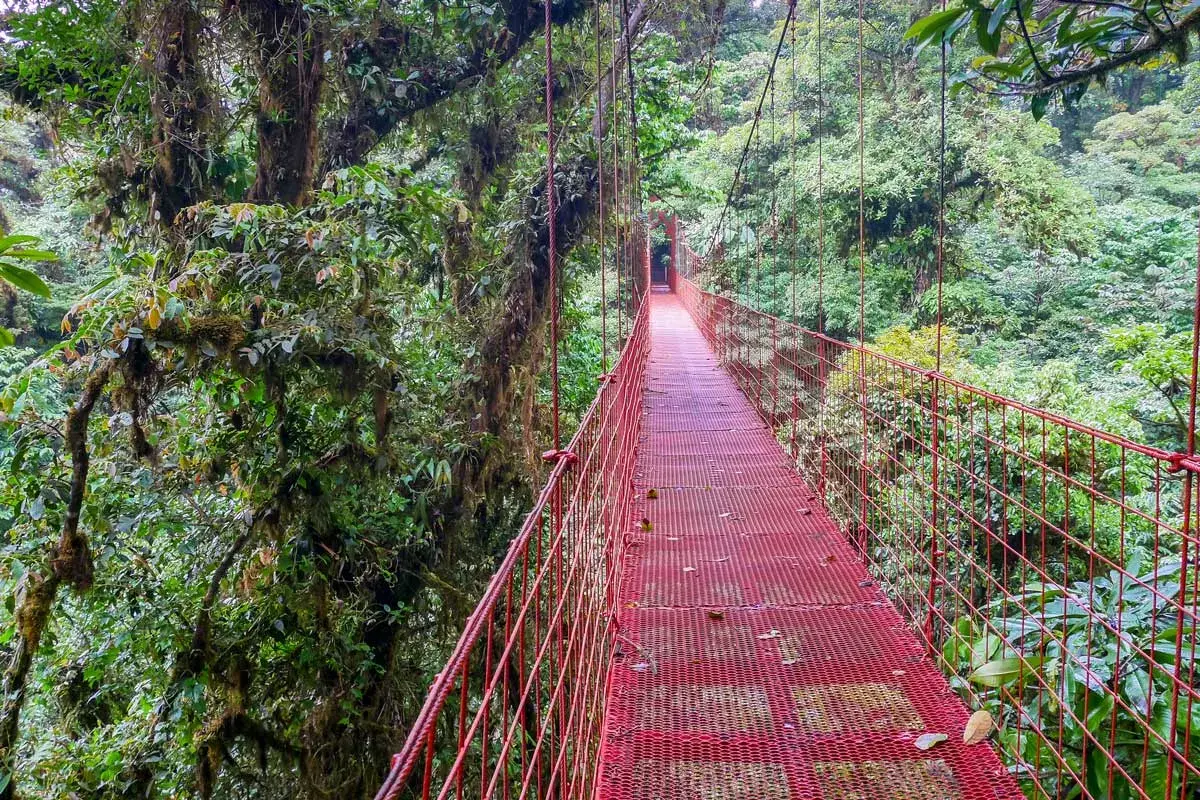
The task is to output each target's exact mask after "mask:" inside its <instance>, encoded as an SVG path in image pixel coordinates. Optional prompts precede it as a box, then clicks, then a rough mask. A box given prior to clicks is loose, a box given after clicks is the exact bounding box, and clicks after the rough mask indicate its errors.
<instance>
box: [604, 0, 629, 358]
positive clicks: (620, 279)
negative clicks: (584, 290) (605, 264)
mask: <svg viewBox="0 0 1200 800" xmlns="http://www.w3.org/2000/svg"><path fill="white" fill-rule="evenodd" d="M608 8H609V24H610V25H611V27H612V35H613V37H614V39H613V45H612V58H611V60H610V62H609V68H608V74H609V78H610V79H611V80H610V83H611V85H612V95H611V101H610V102H611V103H612V140H613V143H612V155H613V157H612V171H613V195H612V196H613V201H612V202H613V206H614V208H615V209H616V218H615V219H614V220H613V232H614V234H615V236H614V238H615V239H616V241H615V242H614V244H613V256H614V259H615V267H616V272H617V341H618V342H623V341H624V338H625V295H624V291H623V289H624V283H625V280H624V273H625V270H624V268H623V265H624V257H623V256H624V252H623V249H624V238H625V231H624V214H623V208H622V199H621V185H620V181H621V145H620V142H621V123H620V116H619V113H618V110H619V107H620V104H621V97H620V95H619V94H618V89H619V88H620V87H619V85H618V83H617V44H616V39H615V37H616V35H617V6H616V3H615V2H612V3H609V6H608Z"/></svg>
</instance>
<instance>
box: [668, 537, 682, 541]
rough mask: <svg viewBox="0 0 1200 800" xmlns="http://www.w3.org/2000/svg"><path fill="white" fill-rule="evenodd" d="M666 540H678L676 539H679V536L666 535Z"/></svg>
mask: <svg viewBox="0 0 1200 800" xmlns="http://www.w3.org/2000/svg"><path fill="white" fill-rule="evenodd" d="M667 541H668V542H678V541H679V537H678V536H668V537H667Z"/></svg>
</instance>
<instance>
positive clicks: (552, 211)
mask: <svg viewBox="0 0 1200 800" xmlns="http://www.w3.org/2000/svg"><path fill="white" fill-rule="evenodd" d="M543 5H544V6H545V9H546V14H545V27H546V33H545V36H546V226H547V228H548V229H549V253H548V254H547V264H548V266H549V269H550V286H549V292H550V382H551V400H550V402H551V406H552V412H551V413H552V415H553V417H554V419H553V420H552V423H551V424H552V428H553V432H554V433H553V440H554V450H555V452H557V451H558V450H559V449H561V446H562V437H561V434H560V432H559V423H558V410H559V409H558V403H559V399H558V389H559V387H558V305H559V303H558V198H557V197H556V196H555V185H554V170H555V163H554V160H555V159H554V155H555V153H554V148H555V145H556V142H555V138H556V137H555V132H554V23H553V19H552V14H551V8H552V4H551V3H550V2H546V3H544V4H543Z"/></svg>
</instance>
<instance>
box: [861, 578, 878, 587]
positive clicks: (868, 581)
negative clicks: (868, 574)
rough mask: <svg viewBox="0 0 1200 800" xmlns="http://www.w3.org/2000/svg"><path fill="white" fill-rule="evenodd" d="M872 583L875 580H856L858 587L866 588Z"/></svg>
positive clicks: (873, 583) (872, 584)
mask: <svg viewBox="0 0 1200 800" xmlns="http://www.w3.org/2000/svg"><path fill="white" fill-rule="evenodd" d="M874 585H875V581H873V580H870V579H868V580H865V581H859V582H858V587H859V588H860V589H866V588H867V587H868V586H874Z"/></svg>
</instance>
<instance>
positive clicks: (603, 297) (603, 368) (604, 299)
mask: <svg viewBox="0 0 1200 800" xmlns="http://www.w3.org/2000/svg"><path fill="white" fill-rule="evenodd" d="M594 24H595V26H596V113H597V114H598V115H599V116H600V118H601V119H600V121H601V124H600V125H599V126H597V130H596V134H597V137H596V174H597V175H598V176H599V180H598V181H597V187H596V189H597V198H596V199H597V204H598V206H599V216H600V223H599V225H598V226H597V227H598V229H599V231H598V233H599V252H600V372H601V374H603V375H607V374H608V279H607V273H608V268H607V267H606V265H605V263H604V225H605V222H606V219H605V216H604V134H603V130H604V125H603V121H604V120H603V115H604V106H603V98H604V73H603V72H602V71H601V55H602V53H601V51H602V50H603V46H602V44H601V41H602V40H601V36H600V4H599V3H596V14H595V21H594Z"/></svg>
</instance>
